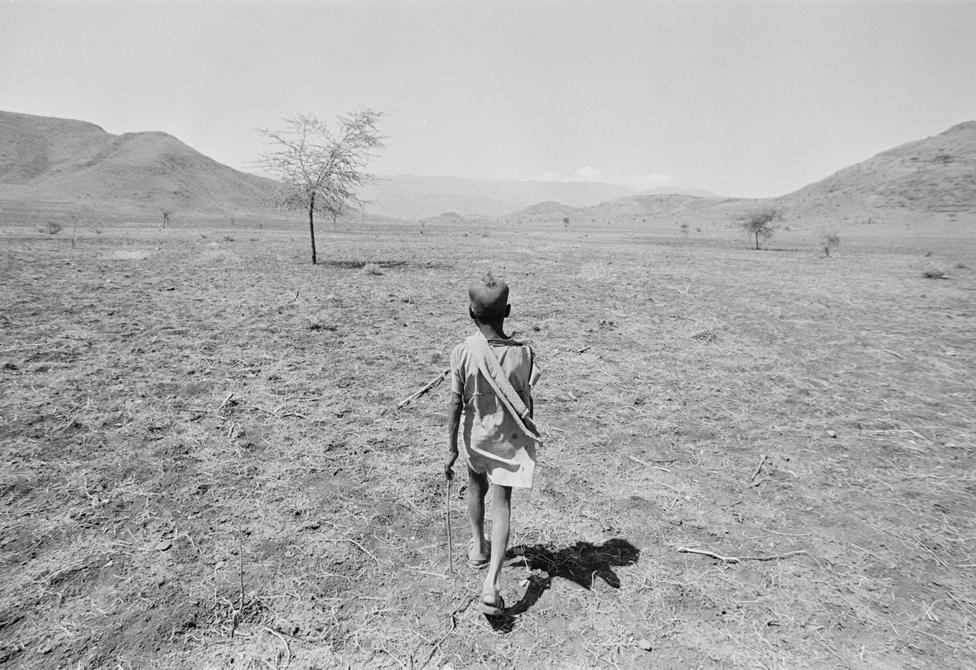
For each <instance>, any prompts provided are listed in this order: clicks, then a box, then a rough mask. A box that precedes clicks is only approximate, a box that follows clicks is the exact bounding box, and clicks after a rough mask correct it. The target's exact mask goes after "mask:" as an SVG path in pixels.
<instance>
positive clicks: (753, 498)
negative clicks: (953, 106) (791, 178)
mask: <svg viewBox="0 0 976 670" xmlns="http://www.w3.org/2000/svg"><path fill="white" fill-rule="evenodd" d="M970 223H971V222H970ZM692 229H693V230H694V228H692ZM0 237H2V240H3V243H2V246H0V347H2V348H0V451H2V462H3V464H4V467H3V468H2V469H0V575H2V579H0V665H2V666H4V667H11V668H66V667H72V668H75V667H78V668H142V667H156V668H186V667H196V668H225V667H227V668H229V667H233V668H240V667H244V668H268V667H272V668H273V667H291V668H333V667H354V668H358V667H370V668H380V667H388V668H423V667H430V668H445V667H451V668H458V669H459V668H470V667H486V668H505V667H523V668H524V667H540V668H549V667H558V668H590V667H619V668H646V667H654V668H730V667H742V668H756V667H758V668H804V667H809V668H823V667H838V668H846V667H857V668H895V667H899V668H902V667H903V668H931V667H943V668H951V667H955V668H971V667H976V628H974V626H976V623H974V622H976V558H974V550H976V521H974V519H976V454H974V441H973V438H974V427H973V416H974V414H973V407H974V406H976V382H974V379H976V271H974V268H976V226H973V225H963V223H962V222H959V223H956V224H953V225H949V224H946V225H945V226H944V227H943V228H940V229H939V230H934V229H933V230H932V231H930V232H929V233H927V234H926V236H921V235H919V234H918V233H917V232H905V231H904V230H902V228H901V227H898V229H897V230H895V228H894V227H887V228H885V229H884V230H881V229H880V228H879V227H877V226H875V227H874V228H873V229H872V230H870V231H867V232H864V231H861V232H858V231H853V230H852V231H850V232H847V231H842V232H841V238H842V246H841V247H840V248H839V249H838V250H837V251H836V252H835V253H833V254H832V255H831V257H829V258H825V257H823V255H822V254H821V253H819V251H818V250H817V248H816V245H815V243H814V242H813V241H812V238H807V237H803V236H802V235H801V234H800V233H796V235H795V239H791V238H789V237H788V236H786V237H781V238H774V241H776V240H779V241H781V243H782V247H783V249H784V250H779V251H777V250H766V251H752V250H750V249H749V244H748V240H747V239H746V238H745V237H742V236H738V235H736V234H735V233H731V232H729V233H725V232H721V231H719V232H716V231H713V230H711V229H707V230H705V231H704V232H697V231H696V233H694V234H692V235H689V236H682V235H681V234H679V232H678V231H677V229H675V230H673V231H672V232H671V233H666V232H659V231H658V232H654V231H647V230H643V229H641V230H636V229H635V230H622V229H617V228H613V227H612V226H606V227H600V228H597V227H594V228H593V229H592V230H578V229H572V228H570V229H568V230H559V231H558V232H556V233H551V232H550V233H546V232H544V231H541V230H534V231H519V230H516V229H514V228H509V229H505V230H501V229H497V228H491V229H489V228H486V227H483V226H480V225H478V226H472V227H470V229H464V228H455V229H448V228H443V229H434V228H433V227H430V226H429V227H427V228H426V230H424V234H420V233H419V231H418V229H417V227H416V226H403V227H399V228H397V227H392V226H387V227H381V226H379V225H376V226H365V227H362V228H357V229H345V228H340V229H338V230H332V231H324V232H323V234H322V235H321V236H320V239H319V251H320V258H322V259H324V260H325V262H322V263H321V264H319V265H318V266H312V265H311V264H309V262H308V251H307V240H306V238H305V237H303V229H302V228H301V227H300V226H298V225H297V224H296V227H295V228H294V229H282V228H264V229H261V230H259V229H257V228H256V227H255V228H250V229H243V228H235V229H233V230H231V229H227V230H219V231H218V230H213V229H206V228H196V229H188V228H178V227H177V228H174V229H170V230H165V231H164V230H158V229H153V228H149V227H148V226H135V225H130V226H111V227H105V228H104V229H101V230H100V231H99V232H98V234H95V233H93V232H90V231H87V232H86V231H81V232H80V233H79V234H78V235H77V240H76V243H75V244H74V245H72V244H71V240H70V239H68V238H67V237H66V234H65V233H64V232H62V233H59V234H50V233H45V232H39V231H38V230H37V229H36V228H34V227H26V226H20V227H18V226H16V225H8V226H7V227H5V228H0ZM489 267H491V268H493V269H494V271H495V272H496V273H497V274H500V275H502V276H504V277H506V278H507V279H508V280H509V282H510V283H511V285H512V296H511V298H512V318H511V320H510V323H509V325H510V329H511V330H512V331H515V334H516V336H517V337H519V338H523V339H525V340H527V341H530V342H531V343H532V344H533V346H534V347H535V349H536V353H537V356H538V359H539V362H540V365H541V367H542V368H543V380H542V383H541V384H540V385H539V386H538V387H537V389H536V391H535V397H536V414H537V418H538V422H539V424H540V426H541V427H542V429H543V432H544V434H545V435H546V444H545V446H544V448H543V449H542V450H541V452H540V466H539V469H538V471H537V472H538V475H537V480H536V486H535V488H534V489H533V490H532V491H531V492H517V493H516V494H515V496H514V501H513V508H514V512H513V513H514V517H513V536H512V543H511V551H510V558H509V560H508V563H507V567H506V569H505V572H504V588H503V595H504V597H505V600H506V601H507V603H508V604H509V606H510V610H509V615H508V616H506V617H504V618H502V619H487V618H486V617H484V616H483V615H481V614H479V613H478V612H477V611H476V609H475V607H474V603H473V601H472V599H473V598H474V597H475V596H476V595H477V594H478V592H479V590H480V581H481V578H482V574H483V573H478V572H476V571H473V570H471V569H469V568H468V567H467V566H466V563H465V561H464V560H463V558H464V551H465V545H466V543H467V532H468V531H467V528H466V520H465V511H464V496H465V493H466V491H465V490H464V487H463V486H462V485H460V484H462V483H463V479H464V478H463V477H460V478H458V479H457V480H456V481H457V482H458V485H455V486H454V487H453V490H452V495H451V499H450V500H449V501H446V500H445V495H446V486H445V482H444V479H443V476H442V475H441V473H440V466H441V462H442V458H443V454H444V451H445V447H446V436H445V419H444V414H445V405H446V400H447V389H446V385H444V384H441V385H440V386H437V387H435V388H434V389H433V390H432V391H431V392H430V393H428V394H426V395H424V396H422V397H421V398H419V399H417V400H416V401H415V402H413V403H411V404H409V405H407V406H406V407H404V408H403V409H400V410H397V409H396V405H397V403H398V402H399V401H400V400H402V399H403V398H406V397H407V396H409V395H410V394H411V393H412V392H414V391H415V390H417V389H419V388H420V387H422V386H423V385H424V384H425V383H427V382H428V381H429V380H430V379H432V378H433V377H435V376H436V375H437V374H438V373H439V372H440V371H441V370H443V369H444V368H445V367H446V366H447V365H448V355H449V352H450V350H451V347H452V346H453V345H454V344H456V343H457V342H459V341H461V340H462V339H463V338H464V337H465V336H466V335H467V334H468V333H469V331H470V330H471V324H470V322H469V321H468V318H467V305H466V294H465V286H466V285H467V283H468V282H469V281H470V280H472V279H473V278H475V277H476V276H478V275H479V274H480V273H481V272H483V271H484V270H485V269H487V268H489ZM933 267H938V268H941V270H940V272H942V273H943V275H944V276H945V277H946V278H945V279H937V278H934V277H935V276H937V275H938V273H935V274H933V273H932V272H930V270H931V268H933ZM925 274H929V277H926V276H925ZM446 502H449V505H450V514H451V520H452V525H453V530H454V537H453V556H454V565H453V573H451V574H446V569H447V556H448V552H447V545H446V536H445V515H444V510H445V503H446ZM685 550H697V551H699V552H710V554H711V555H708V554H707V553H695V552H688V551H685ZM737 559H738V560H737Z"/></svg>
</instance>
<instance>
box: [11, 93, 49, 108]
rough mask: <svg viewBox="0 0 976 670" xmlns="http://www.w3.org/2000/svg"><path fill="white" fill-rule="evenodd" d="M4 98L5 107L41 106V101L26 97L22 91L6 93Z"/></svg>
mask: <svg viewBox="0 0 976 670" xmlns="http://www.w3.org/2000/svg"><path fill="white" fill-rule="evenodd" d="M2 100H3V104H4V106H5V107H8V106H9V107H18V108H24V107H40V106H41V103H39V102H38V101H37V100H34V99H33V98H25V97H24V96H23V95H21V94H20V93H4V94H3V97H2Z"/></svg>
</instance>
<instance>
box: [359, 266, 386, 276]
mask: <svg viewBox="0 0 976 670" xmlns="http://www.w3.org/2000/svg"><path fill="white" fill-rule="evenodd" d="M360 272H362V273H363V274H365V275H381V274H383V270H382V269H381V268H380V266H379V265H377V264H376V263H367V264H366V265H364V266H363V269H362V270H360Z"/></svg>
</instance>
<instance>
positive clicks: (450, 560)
mask: <svg viewBox="0 0 976 670" xmlns="http://www.w3.org/2000/svg"><path fill="white" fill-rule="evenodd" d="M444 519H445V520H446V522H447V574H449V575H450V574H454V539H453V537H454V536H453V535H452V533H451V480H450V479H448V480H447V495H446V496H444Z"/></svg>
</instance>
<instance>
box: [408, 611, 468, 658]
mask: <svg viewBox="0 0 976 670" xmlns="http://www.w3.org/2000/svg"><path fill="white" fill-rule="evenodd" d="M473 600H474V596H465V598H464V600H463V601H462V602H461V604H460V605H458V606H457V607H455V608H454V611H453V612H451V614H450V619H451V623H450V625H449V626H448V627H447V630H446V631H445V632H444V634H443V635H441V637H440V639H438V640H437V642H435V643H434V646H432V647H431V648H430V652H429V653H428V654H427V657H426V658H425V659H424V662H423V663H421V664H420V666H419V668H420V670H423V668H425V667H427V664H428V663H430V659H432V658H433V657H434V654H436V653H437V650H438V649H440V647H441V644H442V643H443V642H444V640H446V639H447V637H448V636H449V635H450V634H451V633H453V632H454V629H455V628H457V615H458V614H460V613H461V612H463V611H464V610H466V609H467V608H468V605H470V604H471V602H472V601H473Z"/></svg>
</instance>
